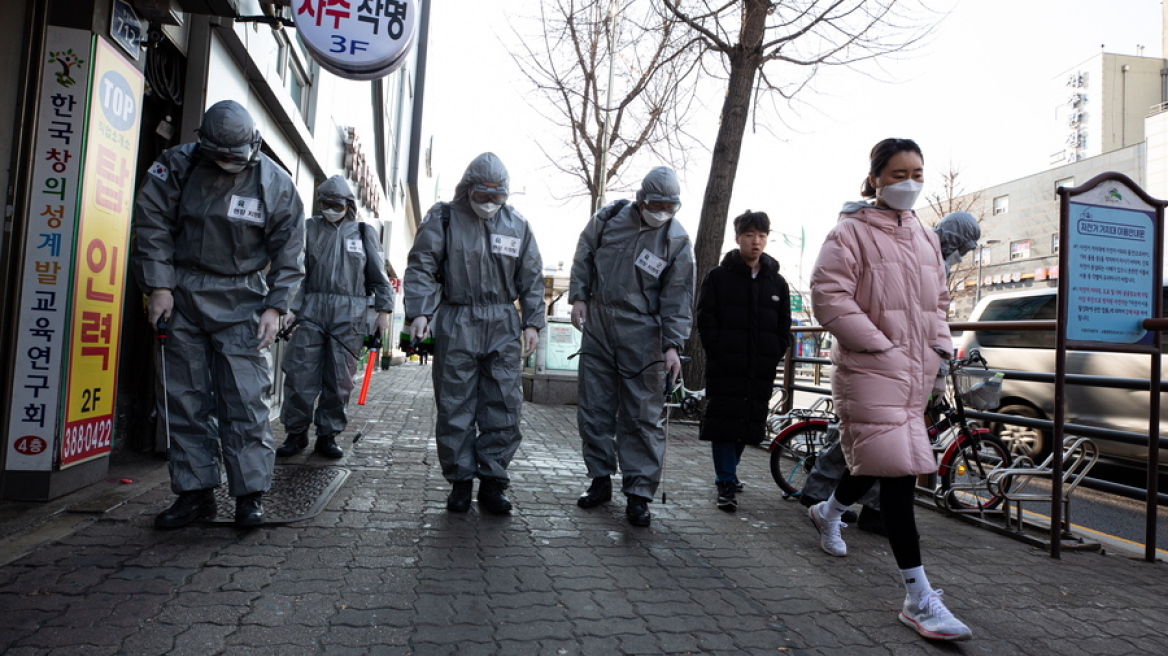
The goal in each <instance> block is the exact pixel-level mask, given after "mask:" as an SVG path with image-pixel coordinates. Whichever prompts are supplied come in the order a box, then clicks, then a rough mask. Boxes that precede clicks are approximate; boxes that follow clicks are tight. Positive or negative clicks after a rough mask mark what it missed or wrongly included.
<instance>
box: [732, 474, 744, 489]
mask: <svg viewBox="0 0 1168 656" xmlns="http://www.w3.org/2000/svg"><path fill="white" fill-rule="evenodd" d="M745 489H746V483H743V482H742V481H740V480H738V477H737V476H735V477H734V491H735V492H741V491H743V490H745Z"/></svg>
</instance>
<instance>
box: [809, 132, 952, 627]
mask: <svg viewBox="0 0 1168 656" xmlns="http://www.w3.org/2000/svg"><path fill="white" fill-rule="evenodd" d="M870 159H871V163H870V166H869V172H868V177H867V178H866V179H865V180H864V189H863V195H864V196H865V197H866V198H870V199H873V200H872V201H871V202H858V203H848V204H846V205H844V209H843V212H842V213H841V214H840V218H839V223H838V224H836V226H835V228H834V229H832V231H831V232H830V233H829V234H828V236H827V240H826V242H825V243H824V245H823V248H822V249H821V250H820V252H819V258H818V259H817V260H816V262H815V269H814V271H813V272H812V274H811V305H812V310H813V311H814V313H815V318H816V319H817V320H818V321H819V323H820V324H822V325H823V326H824V327H826V328H827V330H828V331H829V332H830V333H831V335H832V337H833V340H832V341H833V344H832V352H831V360H832V375H831V388H832V399H833V401H834V402H835V407H836V410H837V411H838V413H839V415H840V443H841V445H842V446H843V450H844V456H845V458H846V460H847V465H848V470H847V472H845V473H844V475H843V477H842V478H841V479H840V482H839V484H838V486H837V487H836V489H835V492H834V493H833V494H832V496H831V498H829V499H828V500H826V501H823V502H820V503H818V504H815V505H813V506H811V507H810V508H808V509H807V513H808V516H809V517H810V518H811V522H812V523H813V524H814V525H815V528H816V529H818V530H819V533H820V546H821V547H822V548H823V550H824V551H826V552H827V553H829V554H832V555H834V556H844V555H846V554H847V545H846V544H845V543H844V541H843V538H842V537H841V536H840V529H841V528H843V526H844V524H843V523H842V522H841V521H840V518H841V516H842V515H843V512H844V511H845V510H847V509H848V507H849V506H851V505H852V504H854V503H856V501H858V500H859V498H860V497H861V496H863V495H864V493H865V492H867V491H868V489H869V488H871V487H872V486H873V484H875V483H876V481H877V480H879V482H880V509H881V514H882V515H883V516H884V523H885V528H886V530H887V532H888V541H889V543H890V545H891V547H892V553H893V555H894V556H895V558H896V562H897V565H898V567H899V568H900V572H901V575H902V577H903V579H904V584H905V589H906V595H905V601H904V606H903V608H902V610H901V613H900V621H901V622H903V623H904V624H906V625H908V626H910V627H912V628H913V629H915V630H916V631H917V632H918V633H920V634H921V635H923V636H925V637H926V638H930V639H933V640H964V639H968V638H969V637H970V636H971V635H972V633H971V631H970V630H969V627H967V626H965V625H964V624H962V623H961V622H960V621H959V620H958V619H957V618H955V617H954V616H953V614H952V613H950V612H949V610H948V609H947V608H946V607H945V604H944V603H943V602H942V601H941V591H940V590H933V589H932V588H931V587H930V586H929V582H928V579H927V578H926V577H925V572H924V568H923V567H922V566H921V550H920V538H919V536H918V535H917V529H916V520H915V518H914V517H913V495H914V492H915V487H916V476H917V475H918V474H925V473H928V472H929V471H932V470H934V469H936V467H937V464H936V460H935V459H934V456H933V451H932V448H931V446H930V444H929V438H928V435H927V433H926V432H925V425H924V419H923V417H924V410H925V403H926V401H927V400H928V397H929V394H930V392H931V391H932V389H933V385H934V381H936V380H937V372H938V370H939V369H940V366H941V360H942V355H943V354H945V356H946V357H947V354H948V353H950V352H951V351H952V348H953V347H952V340H951V338H950V336H949V327H948V324H947V323H946V311H947V310H948V308H949V293H948V290H947V288H946V285H945V266H944V263H943V262H942V259H941V250H940V247H939V245H938V242H937V237H936V235H935V234H933V231H932V230H929V229H927V228H926V227H924V226H922V225H921V223H920V221H918V220H917V217H916V214H915V213H914V212H913V211H912V207H913V205H914V204H915V203H916V200H917V197H918V196H919V194H920V191H921V187H922V186H923V185H922V181H923V179H924V158H923V156H922V155H921V149H920V147H919V146H917V144H916V143H915V142H913V141H911V140H909V139H885V140H884V141H881V142H880V143H878V144H876V146H875V147H874V148H873V149H872V154H871V158H870Z"/></svg>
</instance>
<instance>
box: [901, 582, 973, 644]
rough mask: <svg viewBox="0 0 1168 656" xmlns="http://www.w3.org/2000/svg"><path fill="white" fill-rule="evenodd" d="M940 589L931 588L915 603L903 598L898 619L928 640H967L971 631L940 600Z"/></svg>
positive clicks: (970, 635)
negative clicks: (902, 605)
mask: <svg viewBox="0 0 1168 656" xmlns="http://www.w3.org/2000/svg"><path fill="white" fill-rule="evenodd" d="M942 594H943V593H942V592H941V591H940V590H933V591H932V592H930V593H929V594H928V595H927V596H925V597H924V598H923V599H921V600H920V601H919V602H917V603H915V604H914V603H912V602H910V601H909V600H908V599H907V598H906V599H905V600H904V609H903V610H901V611H900V621H901V623H902V624H904V625H906V626H911V627H912V628H914V629H916V632H917V633H919V634H921V635H923V636H925V637H926V638H928V639H930V640H969V639H970V638H972V637H973V631H970V630H969V627H968V626H965V625H964V624H962V623H961V620H959V619H957V618H956V617H953V613H950V612H949V609H948V608H946V607H945V602H943V601H941V595H942Z"/></svg>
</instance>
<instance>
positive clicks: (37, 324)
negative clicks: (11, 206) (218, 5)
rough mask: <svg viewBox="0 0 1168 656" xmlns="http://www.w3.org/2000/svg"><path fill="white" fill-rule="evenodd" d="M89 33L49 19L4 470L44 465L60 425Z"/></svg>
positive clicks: (48, 462)
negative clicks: (55, 23) (66, 26)
mask: <svg viewBox="0 0 1168 656" xmlns="http://www.w3.org/2000/svg"><path fill="white" fill-rule="evenodd" d="M92 42H93V34H92V33H91V32H88V31H86V30H74V29H69V28H64V27H57V26H52V25H50V26H49V27H48V30H47V33H46V35H45V48H44V52H42V53H41V58H42V62H41V63H42V72H41V81H40V102H39V106H40V111H39V113H38V114H37V125H36V133H35V137H34V140H35V141H34V145H33V152H34V153H35V158H34V164H33V169H32V189H31V191H32V193H31V196H30V199H29V204H28V216H27V217H26V220H27V225H28V229H27V230H26V231H25V239H24V244H23V251H24V266H23V270H22V272H21V277H20V279H19V281H14V282H13V284H14V285H19V287H20V292H19V299H20V300H19V301H18V304H17V306H16V307H17V313H18V315H19V316H18V318H17V321H16V326H17V328H16V351H15V356H14V358H13V360H14V376H13V384H12V398H11V399H10V400H9V402H8V413H7V415H6V417H7V423H8V449H7V451H8V454H7V458H6V460H5V469H8V470H12V471H50V470H51V469H52V468H53V452H54V449H55V444H56V437H57V429H58V426H59V417H60V412H59V399H60V395H61V368H62V365H63V363H64V359H65V358H64V356H65V337H66V335H67V334H68V332H69V330H68V328H69V324H68V321H67V320H68V311H69V281H70V280H72V262H71V260H72V255H73V233H74V230H75V228H76V225H77V187H78V185H79V184H80V182H81V148H82V133H83V128H84V120H85V102H86V98H87V97H88V90H89V71H90V60H91V59H92V58H91V56H90V48H91V44H92Z"/></svg>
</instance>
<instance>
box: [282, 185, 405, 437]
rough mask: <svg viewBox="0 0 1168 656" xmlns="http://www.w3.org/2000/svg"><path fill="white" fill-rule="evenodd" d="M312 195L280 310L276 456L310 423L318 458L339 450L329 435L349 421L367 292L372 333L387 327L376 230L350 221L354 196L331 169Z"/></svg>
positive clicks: (388, 301) (387, 299) (389, 302)
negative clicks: (296, 265)
mask: <svg viewBox="0 0 1168 656" xmlns="http://www.w3.org/2000/svg"><path fill="white" fill-rule="evenodd" d="M316 200H317V204H319V205H320V212H321V213H320V216H313V217H311V218H309V219H308V221H307V222H306V224H305V229H304V233H305V244H306V246H305V258H304V270H305V279H304V284H303V285H302V286H301V291H300V293H299V294H297V296H296V298H295V300H293V302H292V309H291V311H289V312H288V314H286V315H284V325H285V327H286V328H290V329H291V330H292V334H291V338H290V339H289V344H288V352H287V353H285V355H284V360H283V364H282V367H283V370H284V404H283V407H282V408H281V410H280V421H281V423H283V424H284V430H285V431H287V437H286V438H285V440H284V444H283V445H282V446H281V447H280V448H278V449H276V456H277V457H281V458H284V457H288V456H291V455H294V454H296V453H299V452H300V451H302V450H303V449H304V448H305V447H307V446H308V429H309V427H310V425H311V424H313V423H315V424H316V444H315V446H314V447H313V451H315V452H316V453H318V454H320V455H322V456H324V457H326V458H340V457H342V456H344V451H343V450H342V449H341V447H340V446H338V445H337V442H336V437H337V435H339V434H340V433H341V432H342V431H344V430H345V427H346V426H347V425H348V423H349V418H348V415H347V413H346V407H347V406H348V404H349V395H350V394H351V393H352V391H353V376H354V374H355V373H356V372H357V360H358V354H359V353H360V351H361V347H362V344H363V342H364V340H365V336H366V335H368V334H369V333H370V330H369V323H370V322H369V309H368V306H369V295H370V293H371V292H372V295H373V297H374V309H375V310H376V311H377V318H376V320H375V321H374V325H373V329H374V330H375V331H376V332H378V333H384V332H385V331H386V330H388V329H389V315H390V313H391V312H393V289H392V288H391V287H390V286H389V278H388V277H387V276H386V275H385V266H384V256H383V255H382V250H381V243H380V241H378V233H377V230H376V228H374V227H373V226H368V225H366V224H363V223H361V222H359V221H358V220H357V197H356V196H354V195H353V191H352V189H350V187H349V183H348V182H345V178H344V177H343V176H340V175H334V176H333V177H331V178H329V179H328V180H325V181H324V182H323V183H321V185H320V186H319V187H317V189H316ZM370 357H372V356H370ZM318 397H319V398H318ZM314 402H315V403H316V412H315V415H314V413H313V410H312V406H313V403H314Z"/></svg>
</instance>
